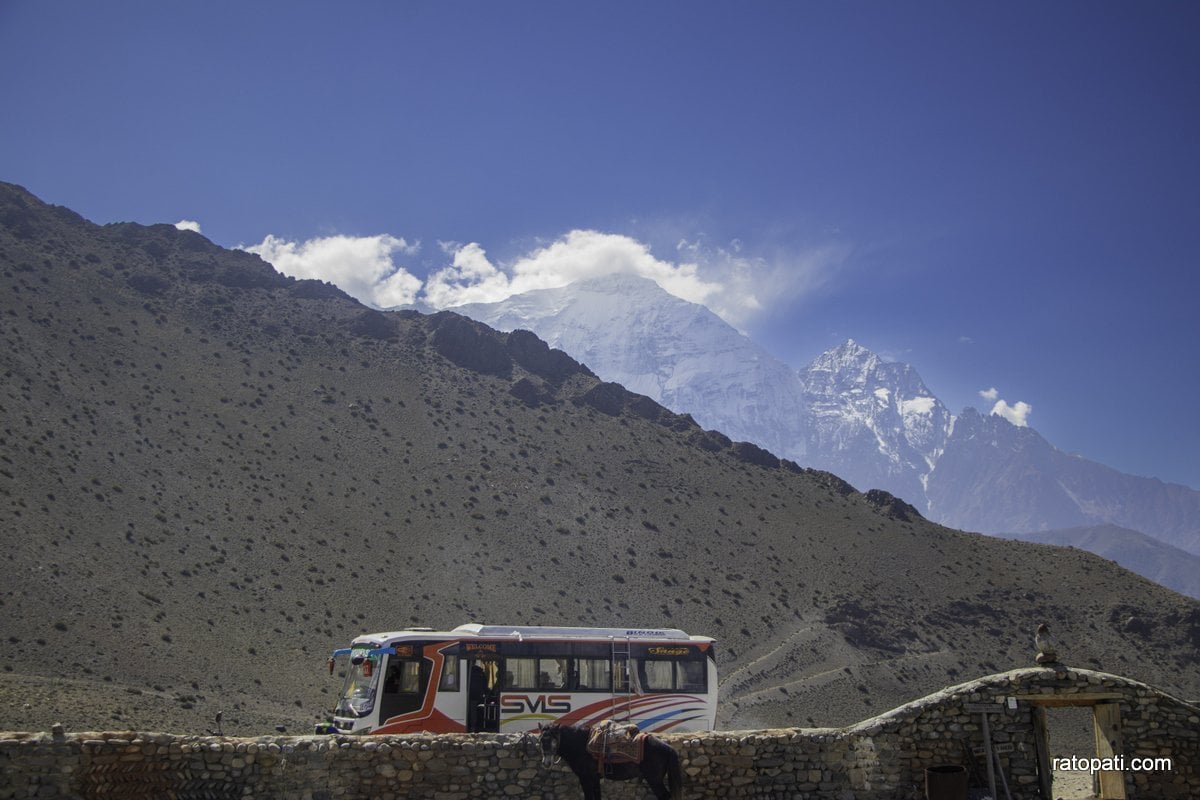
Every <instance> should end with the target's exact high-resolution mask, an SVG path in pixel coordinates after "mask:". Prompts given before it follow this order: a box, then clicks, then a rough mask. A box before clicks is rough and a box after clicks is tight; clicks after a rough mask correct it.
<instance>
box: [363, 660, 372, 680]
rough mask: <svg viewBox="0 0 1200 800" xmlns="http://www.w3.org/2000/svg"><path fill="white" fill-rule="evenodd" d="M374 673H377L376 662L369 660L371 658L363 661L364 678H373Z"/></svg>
mask: <svg viewBox="0 0 1200 800" xmlns="http://www.w3.org/2000/svg"><path fill="white" fill-rule="evenodd" d="M374 671H375V662H374V661H372V660H371V659H369V658H368V659H367V660H365V661H363V665H362V672H363V677H364V678H369V677H371V674H372V673H373V672H374Z"/></svg>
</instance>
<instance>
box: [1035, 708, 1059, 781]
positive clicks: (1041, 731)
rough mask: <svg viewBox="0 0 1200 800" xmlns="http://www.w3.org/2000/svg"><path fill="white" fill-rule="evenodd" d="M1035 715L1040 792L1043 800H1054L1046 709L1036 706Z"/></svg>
mask: <svg viewBox="0 0 1200 800" xmlns="http://www.w3.org/2000/svg"><path fill="white" fill-rule="evenodd" d="M1030 712H1031V713H1032V714H1033V732H1034V740H1035V742H1036V745H1037V763H1038V790H1039V792H1040V794H1041V796H1042V798H1043V800H1053V797H1054V795H1053V794H1052V786H1051V783H1052V781H1053V780H1054V770H1053V769H1051V765H1050V737H1049V734H1047V732H1046V709H1045V707H1044V706H1040V705H1035V706H1033V708H1031V709H1030Z"/></svg>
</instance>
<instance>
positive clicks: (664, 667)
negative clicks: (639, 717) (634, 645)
mask: <svg viewBox="0 0 1200 800" xmlns="http://www.w3.org/2000/svg"><path fill="white" fill-rule="evenodd" d="M674 667H675V664H674V662H672V661H660V660H658V659H649V658H646V659H640V663H639V670H638V677H639V678H640V679H641V681H642V689H644V690H645V691H647V692H670V691H674V689H675V680H674V678H675V675H674V673H675V669H674Z"/></svg>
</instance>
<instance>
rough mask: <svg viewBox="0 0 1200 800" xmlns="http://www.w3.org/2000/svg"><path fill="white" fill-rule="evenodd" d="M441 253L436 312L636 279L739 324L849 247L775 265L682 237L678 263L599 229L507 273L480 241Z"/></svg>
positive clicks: (738, 246)
mask: <svg viewBox="0 0 1200 800" xmlns="http://www.w3.org/2000/svg"><path fill="white" fill-rule="evenodd" d="M442 247H443V249H444V250H446V251H447V252H448V253H452V254H453V262H452V263H451V264H450V266H448V267H445V268H444V269H441V270H439V271H437V272H435V273H433V274H432V275H430V276H429V280H428V281H427V282H426V285H425V300H426V301H427V302H428V303H429V304H430V305H431V306H433V307H435V308H447V307H452V306H456V305H461V304H463V303H488V302H497V301H500V300H504V299H505V298H507V297H510V296H512V295H514V294H520V293H522V292H528V291H532V290H534V289H551V288H558V287H561V286H566V285H567V284H570V283H573V282H575V281H578V280H583V279H586V278H593V277H599V276H602V275H612V274H630V275H638V276H640V277H643V278H649V279H651V280H653V281H654V282H656V283H657V284H658V285H659V286H661V287H662V288H663V289H665V290H666V291H668V292H670V293H671V294H673V295H675V296H676V297H679V298H681V299H683V300H687V301H690V302H693V303H699V304H701V305H704V306H707V307H708V308H709V309H710V310H712V311H713V312H714V313H716V314H718V315H719V316H721V317H722V318H724V319H725V320H726V321H728V322H730V323H731V324H733V325H735V326H740V325H741V324H742V323H744V322H745V321H746V320H748V319H749V318H751V317H753V316H754V315H756V314H758V313H760V312H761V311H763V310H764V304H763V301H762V300H761V299H760V298H768V299H769V300H770V301H779V300H782V299H791V298H794V297H796V296H798V295H800V294H803V293H806V292H808V291H810V290H812V289H813V288H815V287H816V286H818V285H820V284H821V283H823V282H824V280H826V279H827V277H828V275H829V274H831V273H832V272H833V271H834V270H835V269H836V267H837V266H838V265H839V263H840V261H841V260H842V259H843V258H844V257H845V254H846V253H845V251H844V250H843V249H833V248H828V249H818V250H813V251H810V252H808V253H804V254H799V255H792V256H788V257H783V258H778V259H776V260H775V262H773V263H769V262H768V261H767V260H765V259H763V258H759V257H751V256H748V255H745V254H744V250H745V246H744V244H743V243H742V242H740V241H738V240H734V241H733V242H731V243H730V245H729V246H728V247H709V246H706V245H704V244H702V243H701V242H700V241H688V240H686V239H681V240H680V241H679V242H678V244H677V245H676V246H675V259H674V260H667V259H663V258H659V257H657V256H655V255H654V254H653V253H651V251H650V247H649V246H648V245H647V244H645V243H643V242H640V241H638V240H637V239H634V238H632V237H630V236H625V235H622V234H613V233H602V232H599V231H594V230H573V231H570V232H569V233H567V234H566V235H564V236H562V237H561V238H559V239H557V240H555V241H554V242H552V243H550V244H549V245H545V246H543V247H540V248H538V249H536V250H534V251H533V252H530V253H528V254H526V255H524V256H521V257H519V258H518V259H517V260H516V261H515V262H513V263H512V264H511V265H508V266H504V267H502V266H497V265H496V264H494V263H492V262H491V261H490V260H489V259H488V258H487V255H486V253H485V252H484V250H483V248H482V247H480V246H479V245H478V244H475V243H472V244H467V245H457V244H450V243H442Z"/></svg>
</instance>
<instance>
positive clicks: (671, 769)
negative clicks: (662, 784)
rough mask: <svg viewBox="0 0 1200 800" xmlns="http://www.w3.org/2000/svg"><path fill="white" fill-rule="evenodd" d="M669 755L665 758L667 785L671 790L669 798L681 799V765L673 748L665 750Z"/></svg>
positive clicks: (673, 799) (672, 799)
mask: <svg viewBox="0 0 1200 800" xmlns="http://www.w3.org/2000/svg"><path fill="white" fill-rule="evenodd" d="M667 752H668V753H670V756H669V757H668V758H667V785H668V788H670V790H671V800H682V799H683V767H682V766H681V765H680V763H679V754H678V753H676V752H675V748H673V747H672V748H670V749H668V751H667Z"/></svg>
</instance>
